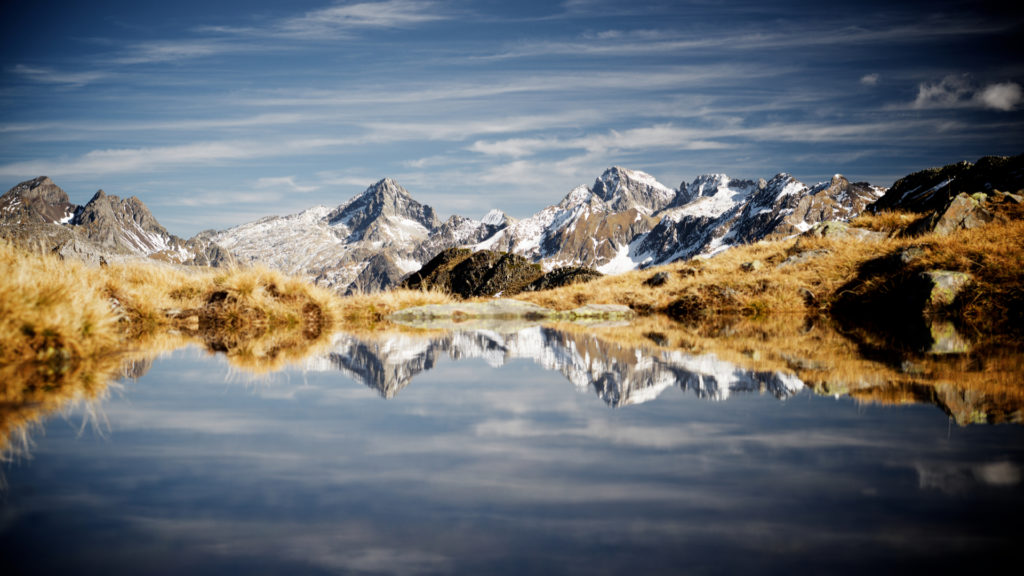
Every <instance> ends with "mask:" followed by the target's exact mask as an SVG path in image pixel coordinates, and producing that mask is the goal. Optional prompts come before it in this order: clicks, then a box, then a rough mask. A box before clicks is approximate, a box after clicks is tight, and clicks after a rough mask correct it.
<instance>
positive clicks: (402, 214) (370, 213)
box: [327, 178, 440, 230]
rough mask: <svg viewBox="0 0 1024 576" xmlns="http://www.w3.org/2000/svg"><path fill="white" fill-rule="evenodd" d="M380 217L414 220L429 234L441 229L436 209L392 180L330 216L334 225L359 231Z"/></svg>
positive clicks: (370, 190) (384, 181)
mask: <svg viewBox="0 0 1024 576" xmlns="http://www.w3.org/2000/svg"><path fill="white" fill-rule="evenodd" d="M380 217H398V218H406V219H409V220H414V221H416V222H418V223H420V224H422V225H423V226H424V227H426V228H427V229H428V230H433V229H434V228H437V226H439V225H440V222H439V221H438V219H437V214H436V213H435V212H434V209H433V208H431V207H430V206H427V205H426V204H420V203H419V202H417V201H416V200H415V199H413V197H412V195H411V194H409V191H408V190H406V189H405V188H403V187H402V186H401V185H400V184H399V183H398V182H396V181H395V180H393V179H391V178H384V179H382V180H379V181H378V182H376V183H374V184H373V185H371V186H370V187H369V188H367V189H366V190H364V191H363V192H362V193H361V194H359V195H358V196H356V197H355V198H352V199H351V200H349V201H348V202H346V203H344V204H342V205H341V206H338V208H336V209H335V210H334V211H333V212H331V213H330V214H328V215H327V219H328V222H329V223H330V224H331V225H335V224H339V223H340V224H344V225H346V226H349V227H350V228H359V227H360V226H362V225H363V224H364V223H366V222H369V221H372V220H376V219H377V218H380Z"/></svg>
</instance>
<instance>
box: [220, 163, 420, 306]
mask: <svg viewBox="0 0 1024 576" xmlns="http://www.w3.org/2000/svg"><path fill="white" fill-rule="evenodd" d="M438 226H439V222H438V220H437V216H436V215H435V214H434V210H433V209H432V208H431V207H430V206H426V205H424V204H420V203H419V202H417V201H416V200H414V199H413V198H412V196H411V195H410V194H409V192H408V191H407V190H406V189H405V188H402V187H401V186H399V185H398V183H396V182H395V181H394V180H391V179H390V178H386V179H384V180H381V181H379V182H377V183H376V184H374V185H372V186H370V187H369V188H367V189H366V190H365V191H364V192H362V193H361V194H359V195H357V196H355V197H353V198H351V199H350V200H348V201H347V202H344V203H342V204H341V205H339V206H338V207H336V208H334V209H329V208H326V207H323V206H318V207H316V208H311V209H309V210H305V211H303V212H300V213H298V214H293V215H290V216H271V217H268V218H263V219H261V220H257V221H256V222H252V223H249V224H243V225H241V226H236V227H234V228H229V229H228V230H224V231H222V232H220V233H218V234H217V235H216V236H214V241H215V242H216V243H218V244H220V245H222V246H224V248H226V249H227V250H229V251H231V252H232V253H233V254H235V255H236V256H237V257H238V258H239V259H240V260H241V261H243V262H250V263H257V262H258V263H262V264H265V265H268V266H270V267H272V268H276V269H278V270H282V271H284V272H286V273H289V274H298V275H303V276H307V277H309V278H312V279H314V280H315V281H316V282H317V283H319V284H323V285H326V286H329V287H332V288H335V289H337V290H339V291H361V290H376V289H380V288H384V287H388V286H393V285H395V284H397V283H398V281H399V280H401V278H402V276H404V275H405V274H408V273H409V272H412V271H414V270H417V269H419V267H420V265H421V262H420V260H418V259H417V257H416V256H415V253H416V249H417V247H419V245H420V244H421V243H422V242H423V241H425V240H427V238H428V237H430V235H431V233H432V232H434V231H435V230H436V229H437V228H438Z"/></svg>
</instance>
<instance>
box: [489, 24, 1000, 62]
mask: <svg viewBox="0 0 1024 576" xmlns="http://www.w3.org/2000/svg"><path fill="white" fill-rule="evenodd" d="M1007 28H1009V25H1008V24H992V23H990V22H971V21H963V20H952V19H948V20H929V21H924V22H912V23H908V24H896V25H894V24H891V23H889V22H884V23H883V22H880V23H878V24H877V25H870V26H849V25H848V24H845V23H840V22H836V23H828V22H825V23H821V24H818V25H816V26H814V27H811V28H809V27H806V26H803V27H800V28H794V29H791V30H781V31H773V32H764V31H763V29H762V27H761V26H760V25H759V26H758V27H756V28H753V27H746V28H742V27H741V28H732V27H722V28H720V29H717V30H701V31H700V34H699V35H696V34H693V33H686V32H668V31H652V30H605V31H602V32H600V33H588V34H584V35H581V36H579V37H578V38H576V39H575V40H570V41H549V40H527V41H523V42H519V43H517V44H515V45H511V46H509V47H507V48H506V49H504V50H502V51H499V52H496V53H494V54H490V55H487V56H483V58H488V59H507V58H526V57H540V56H555V55H563V56H564V55H568V56H635V55H639V54H659V55H664V54H671V53H680V52H689V51H694V50H704V49H707V50H715V51H716V52H721V51H725V52H736V51H756V50H773V49H793V48H811V47H819V48H820V47H828V46H849V45H862V44H864V43H868V42H872V43H891V44H912V43H917V42H922V41H929V40H934V39H936V38H945V37H953V36H962V37H966V36H975V35H983V34H991V33H994V32H1000V31H1003V30H1006V29H1007Z"/></svg>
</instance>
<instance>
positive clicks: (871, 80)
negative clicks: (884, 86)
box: [860, 74, 881, 86]
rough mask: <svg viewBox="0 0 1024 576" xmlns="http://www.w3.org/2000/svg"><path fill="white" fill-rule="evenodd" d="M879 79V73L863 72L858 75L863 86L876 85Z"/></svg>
mask: <svg viewBox="0 0 1024 576" xmlns="http://www.w3.org/2000/svg"><path fill="white" fill-rule="evenodd" d="M880 79H881V75H879V74H865V75H863V76H861V77H860V83H861V84H863V85H864V86H878V81H879V80H880Z"/></svg>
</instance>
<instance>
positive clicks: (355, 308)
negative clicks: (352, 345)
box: [338, 288, 456, 331]
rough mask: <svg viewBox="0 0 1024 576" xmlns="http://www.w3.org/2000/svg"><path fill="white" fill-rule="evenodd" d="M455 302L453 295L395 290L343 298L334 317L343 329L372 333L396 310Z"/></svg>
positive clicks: (429, 291)
mask: <svg viewBox="0 0 1024 576" xmlns="http://www.w3.org/2000/svg"><path fill="white" fill-rule="evenodd" d="M455 301H456V298H455V297H454V296H451V295H450V294H446V293H444V292H440V291H437V290H409V289H405V288H397V289H394V290H390V291H387V292H378V293H376V294H355V295H352V296H346V297H344V298H342V299H341V300H340V301H339V302H338V308H339V311H338V317H339V318H340V320H341V323H342V324H343V325H344V327H345V329H346V330H350V331H363V330H372V329H376V328H379V327H381V326H383V325H387V324H388V323H387V322H385V320H384V319H385V318H386V317H387V316H388V315H390V314H392V313H394V312H397V311H399V310H404V309H406V308H413V307H416V306H428V305H433V304H451V303H453V302H455Z"/></svg>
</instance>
